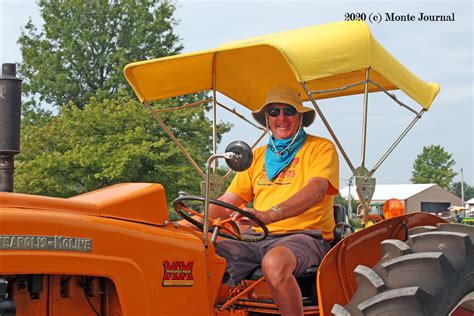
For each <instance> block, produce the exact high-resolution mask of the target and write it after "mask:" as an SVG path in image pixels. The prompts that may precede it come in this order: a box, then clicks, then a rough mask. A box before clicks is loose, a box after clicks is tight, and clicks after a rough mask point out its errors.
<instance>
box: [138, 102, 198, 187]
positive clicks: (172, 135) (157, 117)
mask: <svg viewBox="0 0 474 316" xmlns="http://www.w3.org/2000/svg"><path fill="white" fill-rule="evenodd" d="M143 105H145V107H147V108H148V110H149V112H150V114H151V115H152V116H153V117H154V118H155V120H156V121H157V122H158V124H160V126H161V128H162V129H163V130H164V131H165V132H166V134H168V136H169V137H170V138H171V140H172V141H173V142H174V143H175V144H176V146H178V148H179V149H180V150H181V152H182V153H183V155H184V156H185V157H186V158H187V159H188V160H189V162H190V163H191V165H192V166H193V167H194V169H196V171H197V172H198V173H199V175H200V176H201V178H202V179H204V177H205V174H204V172H202V170H201V168H199V166H198V165H197V163H196V162H195V161H194V160H193V158H191V156H190V155H189V154H188V152H187V151H186V149H184V147H183V145H181V143H180V142H179V140H178V139H177V138H176V136H174V134H173V132H172V131H171V130H170V129H169V128H168V126H167V125H166V124H165V122H163V120H162V119H161V117H160V115H159V114H158V113H157V112H155V111H154V110H153V108H152V107H151V105H150V102H145V103H143Z"/></svg>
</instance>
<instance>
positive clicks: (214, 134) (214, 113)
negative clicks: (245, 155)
mask: <svg viewBox="0 0 474 316" xmlns="http://www.w3.org/2000/svg"><path fill="white" fill-rule="evenodd" d="M216 55H217V54H214V55H213V56H212V98H213V102H212V153H213V154H214V155H215V154H217V99H216ZM213 173H214V174H216V173H217V159H216V160H214V170H213Z"/></svg>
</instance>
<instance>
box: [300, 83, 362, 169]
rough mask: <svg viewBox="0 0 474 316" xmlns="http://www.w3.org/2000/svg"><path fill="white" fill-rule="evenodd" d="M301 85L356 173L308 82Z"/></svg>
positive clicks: (350, 167)
mask: <svg viewBox="0 0 474 316" xmlns="http://www.w3.org/2000/svg"><path fill="white" fill-rule="evenodd" d="M301 85H302V86H303V89H304V90H305V92H306V94H307V95H308V97H309V100H310V101H311V103H312V104H313V107H314V109H315V110H316V112H317V113H318V115H319V117H320V118H321V121H323V124H324V126H326V129H327V130H328V132H329V134H331V137H332V139H333V140H334V142H335V143H336V146H337V148H338V149H339V151H340V152H341V154H342V156H343V157H344V160H345V161H346V163H347V165H348V166H349V169H351V172H352V173H354V172H355V168H354V165H353V164H352V162H351V160H350V159H349V156H347V154H346V151H345V150H344V148H343V147H342V145H341V142H340V141H339V139H338V138H337V136H336V134H335V133H334V131H333V130H332V128H331V126H330V125H329V122H328V121H327V120H326V117H325V116H324V114H323V112H322V111H321V109H320V108H319V105H318V104H317V103H316V100H315V99H314V97H313V94H312V92H311V91H310V90H309V88H308V85H307V84H306V82H302V83H301Z"/></svg>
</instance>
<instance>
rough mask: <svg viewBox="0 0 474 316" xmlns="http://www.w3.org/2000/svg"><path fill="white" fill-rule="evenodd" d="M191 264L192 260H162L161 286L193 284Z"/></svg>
mask: <svg viewBox="0 0 474 316" xmlns="http://www.w3.org/2000/svg"><path fill="white" fill-rule="evenodd" d="M193 266H194V261H190V262H188V263H185V262H184V261H173V262H172V263H170V262H169V261H168V260H165V261H163V268H164V275H163V282H162V285H163V286H193V284H194V278H193Z"/></svg>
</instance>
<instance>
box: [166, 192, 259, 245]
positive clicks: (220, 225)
mask: <svg viewBox="0 0 474 316" xmlns="http://www.w3.org/2000/svg"><path fill="white" fill-rule="evenodd" d="M184 201H200V202H203V203H204V197H202V196H196V195H181V196H179V197H178V198H177V199H175V200H174V201H173V208H174V209H175V211H176V212H177V213H178V214H179V215H180V216H181V217H182V218H183V219H185V220H186V221H188V222H189V223H191V224H193V225H194V226H196V227H197V228H199V229H200V230H201V231H204V224H203V223H201V222H199V221H197V220H195V219H194V218H192V217H191V216H192V215H197V216H199V217H201V218H204V216H203V214H201V213H198V212H196V211H194V210H192V209H190V208H188V207H187V206H186V204H185V203H184ZM209 203H210V204H214V205H218V206H221V207H223V208H227V209H230V210H232V211H236V212H238V213H239V214H241V215H242V216H245V217H248V218H249V219H250V220H252V221H253V222H255V223H256V224H257V225H258V226H259V227H260V228H261V229H262V230H263V233H262V234H261V235H258V236H252V237H251V236H244V235H242V233H241V232H240V229H239V226H238V225H237V224H236V223H235V222H234V221H233V220H232V219H230V218H228V219H220V218H216V219H209V232H210V233H213V232H214V230H215V229H217V232H218V235H219V236H221V237H224V238H228V239H233V240H240V241H245V242H257V241H261V240H263V239H265V238H266V237H267V235H268V228H267V226H266V225H265V224H264V223H263V222H262V221H261V220H259V219H258V218H257V217H256V216H255V215H253V214H251V213H249V212H246V211H244V210H242V209H241V208H238V207H236V206H234V205H232V204H229V203H226V202H223V201H219V200H214V199H209ZM189 213H190V214H191V215H190V214H189ZM221 230H224V231H227V232H226V233H225V232H223V231H221Z"/></svg>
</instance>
